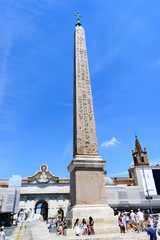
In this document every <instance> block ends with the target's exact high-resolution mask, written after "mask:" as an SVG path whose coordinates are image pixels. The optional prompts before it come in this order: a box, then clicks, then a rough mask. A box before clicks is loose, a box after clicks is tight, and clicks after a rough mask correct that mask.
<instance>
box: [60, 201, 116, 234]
mask: <svg viewBox="0 0 160 240" xmlns="http://www.w3.org/2000/svg"><path fill="white" fill-rule="evenodd" d="M90 216H91V217H92V218H93V220H94V229H95V234H108V233H119V227H118V223H117V220H116V218H115V217H114V214H113V210H112V208H110V207H109V206H108V205H107V204H96V205H75V206H74V207H72V208H71V209H70V210H69V211H68V213H67V225H68V228H69V229H66V230H65V233H64V234H65V235H66V236H71V235H74V234H75V232H74V230H73V226H74V223H75V220H76V219H77V218H79V222H80V224H81V222H82V219H83V218H85V219H86V221H87V222H88V219H89V217H90Z"/></svg>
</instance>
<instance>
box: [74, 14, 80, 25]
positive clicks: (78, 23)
mask: <svg viewBox="0 0 160 240" xmlns="http://www.w3.org/2000/svg"><path fill="white" fill-rule="evenodd" d="M74 16H77V22H76V26H82V24H81V23H80V20H79V18H80V17H82V16H81V15H79V12H77V14H74Z"/></svg>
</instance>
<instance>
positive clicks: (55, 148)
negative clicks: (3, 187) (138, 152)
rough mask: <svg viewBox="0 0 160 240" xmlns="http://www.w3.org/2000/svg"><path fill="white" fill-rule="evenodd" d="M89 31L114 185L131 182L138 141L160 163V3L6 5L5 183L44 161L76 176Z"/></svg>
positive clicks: (0, 19) (49, 0) (0, 78)
mask: <svg viewBox="0 0 160 240" xmlns="http://www.w3.org/2000/svg"><path fill="white" fill-rule="evenodd" d="M77 11H79V12H80V14H82V15H83V17H82V19H81V22H82V25H83V27H84V29H85V34H86V42H87V52H88V60H89V69H90V78H91V86H92V94H93V105H94V112H95V120H96V131H97V139H98V147H99V155H101V156H102V157H103V159H104V160H107V164H106V170H107V171H108V175H109V176H111V177H116V176H117V177H120V176H128V174H127V170H128V168H129V165H130V164H131V162H132V155H131V150H132V149H134V144H135V133H136V134H137V136H138V139H139V141H140V143H141V146H142V148H144V147H146V148H147V151H148V157H149V161H150V164H151V165H153V164H157V163H159V164H160V152H159V146H160V125H159V122H160V110H159V92H160V82H159V80H160V47H159V43H160V31H159V25H160V18H159V16H160V2H159V1H158V0H157V1H156V0H155V1H154V2H153V1H152V2H151V1H149V0H148V1H146V0H145V1H143V0H141V1H139V0H134V1H133V0H131V1H128V0H121V1H119V0H113V1H110V0H99V1H97V0H80V1H79V0H76V1H75V0H68V1H66V0H54V1H53V0H35V1H32V0H21V1H19V0H14V1H10V0H5V1H1V2H0V33H1V40H0V162H1V175H0V178H4V179H5V178H9V177H10V176H11V175H12V174H20V175H21V176H22V177H25V176H30V175H33V174H34V173H35V172H36V171H37V170H38V169H39V167H40V165H41V164H43V163H45V164H47V165H48V168H49V170H50V171H51V172H52V173H53V174H54V175H57V176H60V177H69V173H68V171H67V166H68V165H69V163H70V161H71V160H72V138H73V119H72V118H73V101H72V99H73V44H74V38H73V37H74V29H75V22H76V18H75V17H74V14H75V13H76V12H77Z"/></svg>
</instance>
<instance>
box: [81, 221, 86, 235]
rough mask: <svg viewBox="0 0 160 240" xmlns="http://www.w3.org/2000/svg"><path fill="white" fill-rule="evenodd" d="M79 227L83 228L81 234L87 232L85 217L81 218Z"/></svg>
mask: <svg viewBox="0 0 160 240" xmlns="http://www.w3.org/2000/svg"><path fill="white" fill-rule="evenodd" d="M81 228H82V230H83V232H82V235H85V234H87V224H86V220H85V218H83V220H82V227H81Z"/></svg>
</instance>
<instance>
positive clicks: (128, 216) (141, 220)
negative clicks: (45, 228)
mask: <svg viewBox="0 0 160 240" xmlns="http://www.w3.org/2000/svg"><path fill="white" fill-rule="evenodd" d="M114 215H115V216H116V218H117V222H118V225H119V227H120V232H121V233H127V232H133V231H137V232H138V233H139V232H140V231H146V232H147V234H148V236H150V235H152V236H153V238H150V239H154V236H156V231H155V230H156V229H155V226H156V224H155V223H156V222H158V220H156V219H153V216H152V215H144V213H143V212H142V211H141V210H140V209H138V211H135V212H134V211H133V210H131V211H130V212H127V211H123V212H122V211H118V210H117V209H115V210H114ZM66 228H67V221H66V218H64V219H62V220H61V219H58V220H57V221H56V230H57V234H58V235H63V234H64V229H66ZM73 228H74V229H75V235H76V236H80V234H82V235H94V234H95V231H94V220H93V218H92V217H89V219H88V221H86V219H85V218H83V220H82V221H80V220H79V219H78V218H77V219H76V221H75V223H74V226H73ZM158 234H159V232H158Z"/></svg>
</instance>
